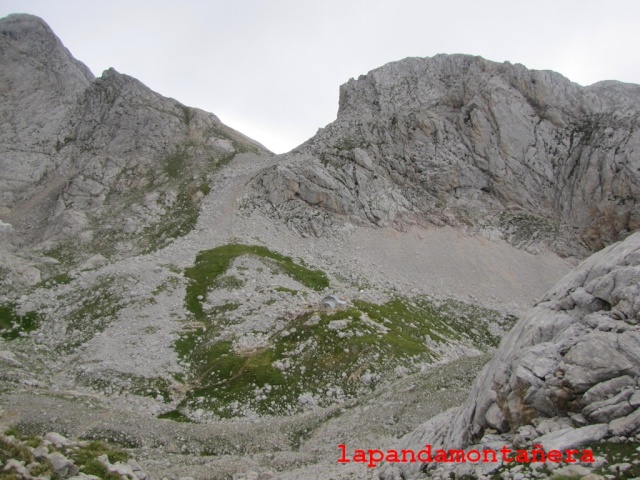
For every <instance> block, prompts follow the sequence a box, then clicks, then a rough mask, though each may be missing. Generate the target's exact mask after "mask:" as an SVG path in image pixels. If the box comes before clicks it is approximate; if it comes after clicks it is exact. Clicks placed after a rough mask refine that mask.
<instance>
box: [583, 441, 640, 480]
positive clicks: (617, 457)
mask: <svg viewBox="0 0 640 480" xmlns="http://www.w3.org/2000/svg"><path fill="white" fill-rule="evenodd" d="M588 448H590V449H591V450H593V453H594V455H595V456H598V457H604V458H606V459H607V463H606V464H605V466H603V467H600V468H598V469H596V470H595V473H596V474H598V475H603V476H604V475H607V474H610V473H613V472H611V471H610V470H609V469H608V466H609V465H615V464H618V463H630V464H631V467H630V468H629V469H628V470H625V471H624V472H615V475H616V478H617V479H622V480H624V479H631V478H638V477H640V465H637V464H634V463H633V462H634V461H635V460H638V448H640V442H632V443H613V442H601V443H595V444H593V445H591V446H589V447H588Z"/></svg>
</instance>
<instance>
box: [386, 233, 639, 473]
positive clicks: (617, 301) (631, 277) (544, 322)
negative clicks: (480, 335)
mask: <svg viewBox="0 0 640 480" xmlns="http://www.w3.org/2000/svg"><path fill="white" fill-rule="evenodd" d="M639 324H640V233H636V234H634V235H631V236H630V237H629V238H627V239H626V240H625V241H623V242H620V243H616V244H615V245H611V246H610V247H607V248H606V249H604V250H602V251H600V252H598V253H596V254H594V255H592V256H591V257H590V258H589V259H587V260H586V261H585V262H583V263H582V264H581V265H579V266H578V267H576V268H575V269H574V270H573V271H572V272H571V273H569V274H568V275H566V276H565V277H564V278H563V279H562V280H561V281H560V282H559V283H558V284H557V285H556V286H555V287H554V288H553V289H552V290H551V291H550V292H549V293H547V295H545V297H544V298H543V299H542V300H541V301H540V302H539V303H538V304H537V305H536V306H535V307H534V308H533V309H531V310H530V311H529V312H528V313H527V314H526V315H525V316H524V317H523V318H522V319H521V320H520V321H519V322H518V323H517V324H516V326H515V327H514V328H513V329H512V330H511V332H509V333H508V334H507V336H506V337H505V338H504V340H503V341H502V343H501V345H500V347H499V349H498V351H497V353H496V354H495V356H494V358H493V359H492V360H491V362H490V363H489V364H488V365H487V366H486V367H485V368H484V370H483V371H482V372H481V373H480V375H479V376H478V378H476V380H475V382H474V386H473V388H472V390H471V393H470V395H469V398H468V399H467V401H466V403H465V404H464V405H463V406H462V407H460V408H458V409H456V410H453V411H449V412H447V413H445V414H443V415H441V416H439V417H435V418H434V419H432V420H430V421H428V422H426V423H425V424H423V425H422V426H420V427H419V428H418V429H417V430H415V431H414V432H412V433H410V434H409V435H407V436H406V437H404V438H403V439H402V440H401V445H402V448H414V447H418V448H423V446H424V445H425V444H427V443H430V444H432V445H433V446H434V448H445V449H449V448H465V447H468V446H469V445H472V444H474V443H478V442H480V440H481V439H482V437H483V435H484V434H485V432H486V430H487V429H490V428H491V429H495V430H498V431H499V432H512V433H515V432H519V433H520V434H522V432H523V427H524V429H526V428H527V426H528V425H529V424H531V423H533V424H534V425H536V426H537V427H538V431H537V432H536V431H535V430H533V434H532V435H531V436H530V437H529V439H532V438H535V437H536V436H539V439H538V440H539V443H541V444H542V445H543V446H545V447H546V446H551V447H552V448H557V447H558V446H559V447H561V448H566V445H573V446H572V447H570V448H575V445H584V444H587V443H588V442H589V441H595V440H599V439H601V438H603V437H607V436H618V437H619V436H623V437H626V436H633V435H636V434H638V433H640V383H639V382H640V377H639V375H640V326H639ZM554 417H560V418H561V419H562V418H563V417H564V420H566V422H565V424H564V425H563V428H562V430H563V433H562V434H559V433H558V434H552V433H548V434H546V435H545V434H544V433H545V432H544V430H541V429H540V425H541V424H543V423H544V420H545V419H551V418H554ZM554 422H555V423H557V421H554ZM571 427H573V430H571ZM578 427H581V428H578ZM529 428H530V427H529ZM564 430H566V431H564ZM594 434H595V435H596V437H597V438H596V437H593V435H594ZM541 435H542V436H541ZM585 435H586V437H585ZM521 436H522V435H521ZM514 442H515V440H514ZM545 442H546V443H545ZM558 442H559V443H558ZM563 442H569V443H568V444H565V443H563ZM419 467H420V466H419V465H418V466H416V465H408V466H406V469H405V467H403V469H404V474H405V475H406V476H404V477H402V478H414V476H415V475H417V474H418V471H419ZM398 475H399V472H398V470H397V469H395V467H390V468H387V469H386V471H385V472H383V474H382V475H381V478H384V479H392V478H399V477H398Z"/></svg>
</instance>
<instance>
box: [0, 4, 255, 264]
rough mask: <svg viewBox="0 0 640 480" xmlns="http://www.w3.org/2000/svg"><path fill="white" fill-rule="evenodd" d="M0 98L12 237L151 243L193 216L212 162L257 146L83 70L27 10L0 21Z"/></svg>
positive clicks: (190, 111) (0, 145) (123, 249)
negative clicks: (0, 99)
mask: <svg viewBox="0 0 640 480" xmlns="http://www.w3.org/2000/svg"><path fill="white" fill-rule="evenodd" d="M0 96H2V103H1V104H0V118H1V119H2V121H1V122H0V220H2V221H3V222H5V223H8V224H10V225H12V226H13V229H14V230H13V231H14V232H15V235H16V237H17V240H16V239H14V243H15V244H20V245H23V246H24V245H37V244H40V246H41V248H49V247H51V246H52V245H54V244H55V243H56V242H60V241H65V242H71V243H73V244H74V247H73V249H74V250H86V251H87V252H91V253H100V254H102V255H106V256H111V255H116V256H119V255H125V256H126V255H130V254H133V253H136V252H140V251H146V250H149V249H153V248H154V247H157V246H159V245H161V244H162V242H164V241H166V240H169V239H170V238H173V237H176V236H180V235H184V234H185V233H186V232H187V231H188V230H189V229H190V228H191V227H192V226H193V225H194V223H195V220H194V219H195V218H197V212H198V205H199V202H200V199H201V197H202V196H203V195H204V194H206V193H207V191H208V190H207V187H206V185H207V184H208V182H209V180H210V178H211V177H210V176H211V175H212V174H213V173H214V172H215V170H216V168H217V167H218V166H219V165H220V164H222V163H224V162H227V161H229V160H230V159H231V158H233V156H234V155H235V154H236V153H239V152H247V151H252V152H256V153H268V151H267V150H266V149H264V147H262V146H261V145H260V144H258V143H257V142H254V141H253V140H251V139H249V138H247V137H245V136H244V135H242V134H240V133H238V132H236V131H234V130H232V129H230V128H228V127H226V126H225V125H224V124H222V123H221V122H220V120H219V119H218V118H217V117H216V116H215V115H213V114H210V113H207V112H204V111H202V110H198V109H195V108H189V107H186V106H184V105H182V104H180V103H179V102H177V101H176V100H173V99H170V98H165V97H163V96H161V95H159V94H157V93H155V92H153V91H151V90H150V89H148V88H147V87H146V86H145V85H143V84H142V83H140V82H139V81H137V80H136V79H134V78H131V77H129V76H127V75H122V74H120V73H118V72H116V71H115V70H113V69H109V70H107V71H105V72H104V73H103V74H102V76H101V77H99V78H94V76H93V74H92V73H91V72H90V71H89V69H88V68H87V67H86V66H85V65H84V64H82V63H81V62H79V61H77V60H76V59H74V58H73V56H72V55H71V54H70V53H69V51H68V50H67V49H66V48H65V47H64V46H63V45H62V43H61V42H60V40H59V39H58V38H57V37H56V36H55V34H54V33H53V32H52V31H51V29H50V28H49V27H48V26H47V25H46V23H44V22H43V21H42V20H41V19H39V18H37V17H33V16H31V15H22V14H20V15H10V16H8V17H6V18H4V19H2V20H0ZM43 242H45V243H43ZM78 247H79V248H78Z"/></svg>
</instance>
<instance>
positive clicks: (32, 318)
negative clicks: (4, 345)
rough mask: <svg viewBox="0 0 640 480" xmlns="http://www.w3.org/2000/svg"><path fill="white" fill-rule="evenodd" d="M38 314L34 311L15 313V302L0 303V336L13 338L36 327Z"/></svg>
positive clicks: (38, 318)
mask: <svg viewBox="0 0 640 480" xmlns="http://www.w3.org/2000/svg"><path fill="white" fill-rule="evenodd" d="M39 323H40V316H39V315H38V314H37V313H36V312H27V313H25V314H24V315H20V314H18V313H17V310H16V305H15V303H4V304H0V336H1V337H2V338H4V339H5V340H15V339H16V338H18V337H21V336H23V335H25V334H27V333H29V332H32V331H34V330H35V329H36V328H38V324H39Z"/></svg>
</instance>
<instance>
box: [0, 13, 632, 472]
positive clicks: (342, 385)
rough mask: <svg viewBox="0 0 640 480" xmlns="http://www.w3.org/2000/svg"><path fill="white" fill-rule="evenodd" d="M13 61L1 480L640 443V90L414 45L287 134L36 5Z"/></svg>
mask: <svg viewBox="0 0 640 480" xmlns="http://www.w3.org/2000/svg"><path fill="white" fill-rule="evenodd" d="M0 79H2V82H0V98H2V102H1V103H0V118H1V119H2V122H0V165H1V168H0V461H2V462H3V463H2V464H0V478H4V477H3V475H14V474H15V475H14V476H10V477H9V478H11V480H15V478H20V479H28V478H36V472H39V473H42V474H43V475H45V474H48V475H49V476H50V477H51V476H52V475H53V473H55V474H56V475H58V476H59V477H61V478H91V477H90V476H89V474H91V473H92V472H93V474H94V475H98V478H109V479H110V480H111V479H122V478H129V479H133V480H135V478H138V479H139V480H144V478H152V479H156V478H159V479H160V478H169V479H180V478H190V477H191V478H197V479H216V480H217V479H220V480H223V479H224V480H229V478H231V479H233V480H248V479H251V480H256V479H258V480H266V479H276V478H277V479H291V480H293V479H300V478H303V479H309V480H311V479H317V480H326V479H329V478H331V479H344V480H346V479H371V478H375V477H377V476H378V475H380V476H381V478H384V479H394V480H395V479H399V478H421V477H420V476H421V475H422V470H423V466H422V465H421V464H420V463H414V464H410V465H380V466H379V468H378V469H376V470H373V469H369V468H367V467H366V466H365V465H362V464H358V463H355V462H352V463H349V464H339V463H338V462H337V459H338V456H339V452H338V450H337V448H336V446H337V445H339V444H347V445H348V446H349V448H350V449H353V448H366V449H388V448H392V447H394V446H398V445H399V446H401V447H408V448H415V447H416V446H418V444H419V443H420V442H422V443H424V442H426V441H429V442H432V443H433V444H434V446H435V445H442V446H444V447H447V448H448V447H450V448H474V447H475V446H477V445H481V444H484V443H487V442H488V443H487V444H489V443H491V442H493V443H491V444H495V443H496V442H502V443H503V444H505V445H506V444H508V445H527V446H528V445H529V444H530V443H531V441H533V440H536V439H537V438H538V437H539V436H544V435H545V434H553V432H555V431H558V432H564V433H566V434H569V436H576V435H577V436H579V437H580V438H584V435H582V434H583V433H584V432H585V431H588V432H590V433H591V434H593V433H594V432H595V433H597V435H595V436H594V435H591V436H590V437H588V438H589V441H590V443H589V442H587V443H582V444H581V445H592V444H593V445H595V444H598V445H599V446H598V448H602V449H604V450H606V451H603V452H601V453H598V455H600V456H601V457H602V458H606V459H607V461H608V462H609V463H610V464H614V463H616V462H617V463H620V462H622V460H621V459H620V460H619V461H618V457H617V456H619V455H623V456H628V455H630V454H629V453H628V451H627V450H629V449H635V448H637V447H638V438H637V435H638V433H639V432H637V429H636V427H635V426H634V425H635V423H634V422H636V421H637V418H636V417H637V412H638V410H637V407H638V405H637V398H636V397H637V390H638V387H637V378H636V377H637V373H636V372H637V370H638V368H637V367H638V358H639V357H638V355H639V353H638V349H639V348H640V346H638V345H637V343H638V342H637V341H636V340H637V338H636V337H637V333H638V324H637V315H638V294H639V291H638V284H639V283H640V281H639V278H638V275H637V270H638V258H639V257H638V255H637V253H638V245H637V244H638V234H634V233H633V232H634V231H635V230H637V229H638V205H637V204H638V193H639V180H638V178H639V177H638V175H639V172H640V170H639V168H640V165H639V164H638V161H639V160H638V156H637V153H636V152H637V148H636V147H637V146H638V145H637V143H638V141H640V136H639V133H638V132H639V130H638V123H637V122H638V101H639V97H638V92H639V89H640V87H638V86H636V85H625V84H621V83H617V82H605V83H601V84H597V85H593V86H590V87H580V86H578V85H575V84H573V83H571V82H569V81H568V80H567V79H565V78H563V77H562V76H560V75H559V74H556V73H553V72H539V71H530V70H527V69H525V68H524V67H522V66H520V65H511V64H496V63H493V62H489V61H486V60H484V59H481V58H478V57H469V56H464V55H454V56H446V55H443V56H437V57H434V58H430V59H415V58H410V59H405V60H402V61H400V62H395V63H392V64H388V65H385V66H383V67H381V68H379V69H376V70H374V71H372V72H369V73H368V74H367V75H366V76H362V77H360V78H359V79H358V80H350V81H349V82H348V83H347V84H345V85H343V86H342V87H341V90H340V110H339V112H338V118H337V119H336V121H335V122H333V123H332V124H330V125H328V126H327V127H326V128H324V129H322V130H320V131H319V132H318V134H317V135H316V136H314V137H313V138H311V139H310V140H308V141H307V142H305V143H304V144H303V145H301V146H299V147H298V148H296V149H294V150H293V151H292V152H290V153H288V154H285V155H273V154H271V153H270V152H269V151H268V150H266V149H265V148H264V147H263V146H261V145H260V144H259V143H257V142H255V141H253V140H251V139H249V138H247V137H246V136H244V135H243V134H241V133H239V132H236V131H234V130H232V129H231V128H229V127H227V126H225V125H224V124H223V123H221V122H220V120H219V119H218V118H217V117H216V116H215V115H214V114H211V113H207V112H204V111H202V110H199V109H197V108H193V107H187V106H185V105H182V104H180V103H179V102H177V101H176V100H173V99H170V98H166V97H163V96H162V95H160V94H159V93H156V92H153V91H151V90H150V89H149V88H147V87H146V86H145V85H143V84H142V83H141V82H139V81H138V80H136V79H134V78H132V77H130V76H127V75H125V74H122V73H119V72H116V71H115V70H113V69H108V70H107V71H105V72H104V73H103V74H102V75H101V76H100V77H98V78H96V77H94V75H93V74H92V73H91V72H90V71H89V70H88V69H87V67H86V66H84V65H83V64H82V63H81V62H79V61H78V60H76V59H74V58H73V56H72V55H71V53H70V52H69V51H68V50H67V49H66V48H65V47H64V46H63V45H62V43H61V42H60V40H59V39H58V38H57V37H56V36H55V34H54V33H53V32H52V31H51V29H50V28H49V27H48V26H47V25H46V23H45V22H44V21H43V20H41V19H39V18H37V17H33V16H30V15H11V16H9V17H7V18H4V19H0ZM616 242H618V243H616ZM603 247H604V249H603V250H601V251H599V252H597V253H595V254H594V255H593V256H592V257H589V258H588V259H587V260H585V261H584V263H582V264H580V265H578V264H579V263H580V261H581V260H582V259H583V257H585V256H587V255H589V254H591V253H592V252H594V251H596V250H600V249H602V248H603ZM576 265H578V266H576ZM574 267H575V269H574V270H572V268H574ZM554 284H555V285H556V286H555V287H554ZM547 292H548V293H547ZM328 295H336V296H338V297H339V298H340V299H342V300H343V301H344V302H345V303H344V306H341V305H340V306H339V307H338V308H334V307H331V306H329V307H327V306H325V304H324V303H325V302H324V301H323V300H324V299H325V297H326V296H328ZM514 325H515V326H514ZM485 365H486V367H485ZM474 379H475V380H474ZM609 397H610V398H609ZM451 409H452V410H451ZM425 422H426V423H425ZM603 425H605V426H606V430H607V431H606V433H603V432H604V430H605V427H603ZM581 428H585V429H587V430H581ZM2 432H5V433H6V434H7V435H2ZM52 432H53V433H52ZM564 433H563V434H562V435H564ZM600 434H602V435H600ZM60 435H64V436H65V437H67V438H64V437H61V436H60ZM556 435H561V434H556ZM581 435H582V436H581ZM596 437H598V438H596ZM554 438H555V437H553V436H552V437H551V440H553V439H554ZM572 438H573V437H572ZM547 440H549V438H543V439H541V440H540V441H545V442H546V441H547ZM600 440H605V442H604V443H603V442H600ZM96 442H99V443H96ZM479 442H480V443H479ZM527 442H528V443H527ZM613 442H618V444H620V445H623V446H622V447H620V448H614V447H612V446H611V445H612V444H613ZM629 451H630V450H629ZM620 452H623V453H620ZM102 454H107V455H109V456H108V460H106V461H105V457H102V456H101V455H102ZM61 457H64V458H66V460H63V459H62V458H61ZM133 459H135V460H133ZM631 460H633V459H631ZM56 462H57V463H56ZM631 465H635V464H631ZM453 467H456V466H453ZM598 468H600V467H598ZM602 468H604V470H598V473H599V474H600V473H602V474H611V473H612V472H614V471H615V473H616V474H617V475H618V476H619V478H632V477H631V476H630V475H632V474H633V475H636V473H634V472H636V471H637V469H636V466H632V467H629V468H628V469H627V470H628V475H627V474H626V473H625V474H624V475H626V477H625V476H620V475H622V470H620V468H618V467H617V466H616V467H615V468H617V470H613V469H609V470H607V468H609V467H602ZM611 468H613V467H611ZM3 469H4V470H3ZM25 469H26V470H29V469H30V470H29V472H30V473H25V472H26V470H25ZM450 470H452V469H451V468H441V469H431V470H430V471H429V474H430V475H431V476H432V477H434V478H438V477H437V475H441V476H445V475H448V474H449V473H450ZM506 470H508V468H507V467H504V468H503V467H501V466H498V467H497V469H496V470H495V471H492V472H490V473H491V474H492V475H501V474H504V475H507V476H508V475H510V476H512V477H513V478H524V477H514V475H517V474H518V472H515V471H511V472H510V471H506ZM8 471H11V472H10V473H7V472H8ZM625 471H626V470H625ZM20 472H22V473H20ZM47 472H48V473H47ZM72 472H75V473H77V474H78V475H80V477H73V474H72ZM96 472H98V473H96ZM109 472H110V473H109ZM118 472H120V473H118ZM457 473H458V474H460V475H462V474H469V475H472V476H473V475H475V476H476V477H480V475H481V474H487V475H488V474H489V473H488V472H479V471H476V470H473V469H470V470H457ZM82 475H84V477H83V476H82ZM106 475H111V476H109V477H107V476H106ZM532 475H533V474H532ZM535 475H537V476H538V477H539V478H547V477H549V476H550V475H551V472H550V471H547V470H544V471H542V470H541V471H540V472H538V473H536V474H535ZM134 477H135V478H134ZM45 478H46V477H45ZM445 478H446V477H445ZM473 478H475V477H473ZM510 478H511V477H510Z"/></svg>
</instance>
